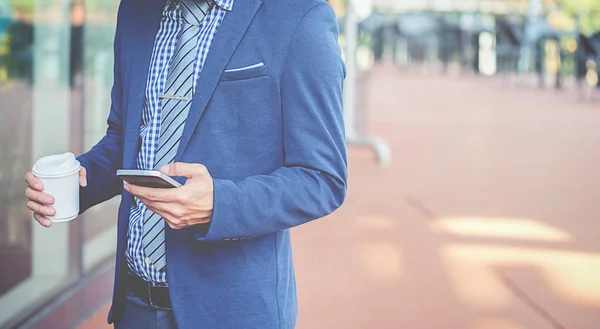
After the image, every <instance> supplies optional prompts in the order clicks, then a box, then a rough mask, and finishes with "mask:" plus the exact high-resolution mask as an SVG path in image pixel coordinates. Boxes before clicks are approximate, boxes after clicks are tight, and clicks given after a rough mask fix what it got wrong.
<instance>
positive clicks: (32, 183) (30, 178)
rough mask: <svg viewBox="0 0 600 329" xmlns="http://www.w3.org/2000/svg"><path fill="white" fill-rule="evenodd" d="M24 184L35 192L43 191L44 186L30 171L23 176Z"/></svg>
mask: <svg viewBox="0 0 600 329" xmlns="http://www.w3.org/2000/svg"><path fill="white" fill-rule="evenodd" d="M25 182H27V185H29V187H31V188H32V189H35V190H37V191H42V190H43V189H44V184H42V181H41V180H40V179H39V178H37V177H35V176H34V175H33V173H32V172H31V171H30V172H28V173H27V174H25Z"/></svg>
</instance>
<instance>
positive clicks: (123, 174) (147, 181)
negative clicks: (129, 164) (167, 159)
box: [117, 169, 181, 188]
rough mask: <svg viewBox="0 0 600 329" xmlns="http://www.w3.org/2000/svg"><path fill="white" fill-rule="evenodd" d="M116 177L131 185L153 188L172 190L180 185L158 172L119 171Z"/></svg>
mask: <svg viewBox="0 0 600 329" xmlns="http://www.w3.org/2000/svg"><path fill="white" fill-rule="evenodd" d="M117 176H119V177H120V178H121V179H122V180H124V181H126V182H127V183H129V184H131V185H138V186H144V187H153V188H174V187H180V186H181V184H180V183H179V182H178V181H176V180H174V179H173V178H171V177H169V176H167V175H165V174H163V173H162V172H160V171H158V170H140V169H119V170H117Z"/></svg>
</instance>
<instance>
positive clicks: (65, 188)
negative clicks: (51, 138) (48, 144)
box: [32, 152, 81, 223]
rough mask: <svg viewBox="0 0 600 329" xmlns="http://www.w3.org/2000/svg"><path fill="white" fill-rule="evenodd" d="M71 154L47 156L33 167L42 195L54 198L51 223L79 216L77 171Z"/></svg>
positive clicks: (77, 168) (77, 166) (77, 162)
mask: <svg viewBox="0 0 600 329" xmlns="http://www.w3.org/2000/svg"><path fill="white" fill-rule="evenodd" d="M80 168H81V164H80V163H79V161H77V159H75V155H74V154H73V153H70V152H67V153H63V154H56V155H49V156H47V157H43V158H41V159H39V160H38V161H37V162H36V163H35V165H34V166H33V170H32V172H33V174H34V175H35V176H36V177H37V178H39V179H40V180H41V181H42V183H43V184H44V193H47V194H50V195H51V196H53V197H54V204H53V205H52V207H53V208H54V209H55V210H56V214H55V215H54V216H51V217H48V218H49V219H50V220H51V221H52V222H55V223H58V222H67V221H70V220H73V219H75V218H76V217H77V216H78V215H79V169H80Z"/></svg>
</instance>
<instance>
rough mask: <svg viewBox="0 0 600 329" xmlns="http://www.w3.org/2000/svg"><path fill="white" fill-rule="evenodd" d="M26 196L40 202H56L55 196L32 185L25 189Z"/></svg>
mask: <svg viewBox="0 0 600 329" xmlns="http://www.w3.org/2000/svg"><path fill="white" fill-rule="evenodd" d="M25 196H26V197H27V199H29V200H32V201H35V202H37V203H40V204H45V205H51V204H54V198H53V197H52V196H51V195H49V194H46V193H43V192H40V191H36V190H34V189H32V188H31V187H28V188H27V189H25Z"/></svg>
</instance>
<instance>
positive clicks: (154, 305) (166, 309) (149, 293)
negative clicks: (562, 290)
mask: <svg viewBox="0 0 600 329" xmlns="http://www.w3.org/2000/svg"><path fill="white" fill-rule="evenodd" d="M148 302H149V303H150V306H152V307H154V308H155V309H157V310H161V311H171V310H172V308H170V307H162V306H158V305H156V304H154V301H153V300H152V286H151V285H148Z"/></svg>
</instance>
